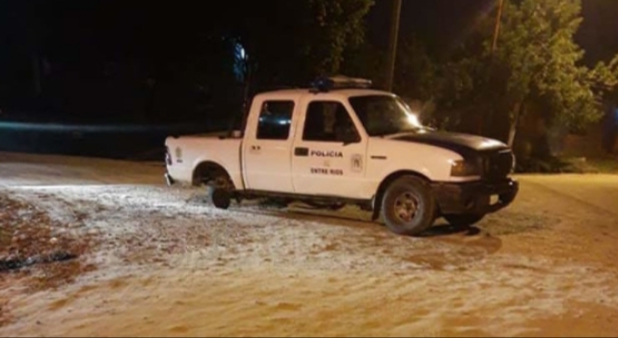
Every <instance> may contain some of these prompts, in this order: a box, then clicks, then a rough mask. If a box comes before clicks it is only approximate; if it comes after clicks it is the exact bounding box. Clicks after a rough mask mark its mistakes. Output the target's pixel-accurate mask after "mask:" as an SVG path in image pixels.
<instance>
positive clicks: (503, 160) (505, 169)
mask: <svg viewBox="0 0 618 338" xmlns="http://www.w3.org/2000/svg"><path fill="white" fill-rule="evenodd" d="M513 161H514V157H513V153H512V152H511V151H510V150H504V151H501V152H497V153H492V154H489V155H488V156H487V157H485V161H484V170H483V172H484V173H485V175H484V176H485V178H487V179H492V180H495V179H502V178H506V177H508V176H509V174H510V173H511V171H512V169H513Z"/></svg>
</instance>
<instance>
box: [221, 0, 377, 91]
mask: <svg viewBox="0 0 618 338" xmlns="http://www.w3.org/2000/svg"><path fill="white" fill-rule="evenodd" d="M372 5H373V0H339V1H329V0H302V1H289V0H275V1H271V2H268V3H264V2H257V1H254V2H251V3H249V4H245V5H244V7H242V9H241V10H240V11H239V13H238V14H237V19H238V22H239V24H238V25H236V27H235V28H233V29H232V31H234V32H235V33H234V34H236V35H237V36H238V37H239V38H240V41H241V42H242V43H243V45H245V46H246V48H247V53H248V55H249V58H250V60H252V61H251V64H252V67H253V70H254V79H255V82H256V83H255V85H256V86H257V87H258V88H264V89H266V88H270V87H273V86H282V85H283V86H285V85H288V86H289V85H298V84H301V83H302V84H306V83H307V82H308V81H310V80H312V79H313V78H314V77H316V76H317V75H320V74H334V73H337V72H339V71H340V70H341V65H342V63H343V60H344V57H345V55H346V52H347V50H349V49H350V48H355V47H358V46H359V45H360V44H361V43H362V42H363V40H364V25H363V23H364V21H363V18H364V16H365V15H366V14H367V12H368V11H369V9H370V7H371V6H372ZM257 11H259V12H261V13H264V14H262V15H259V16H256V15H255V13H256V12H257ZM279 13H286V15H280V14H279Z"/></svg>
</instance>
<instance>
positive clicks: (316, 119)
mask: <svg viewBox="0 0 618 338" xmlns="http://www.w3.org/2000/svg"><path fill="white" fill-rule="evenodd" d="M307 100H308V101H306V102H303V104H302V105H301V106H302V107H303V109H304V107H306V110H305V111H304V112H301V114H300V115H301V121H299V123H298V126H299V128H298V131H297V132H296V136H295V141H294V150H293V154H292V155H293V156H292V170H293V181H294V188H295V190H296V192H297V193H299V194H309V195H322V196H337V197H346V198H362V195H361V190H362V189H361V188H360V187H361V184H360V183H361V181H363V180H364V177H365V170H366V165H365V163H366V150H367V137H366V136H365V135H362V134H361V132H360V130H361V129H360V128H357V122H355V121H354V119H353V117H352V115H351V114H350V109H349V107H348V106H347V105H346V103H345V102H343V101H339V100H321V99H317V98H309V99H307Z"/></svg>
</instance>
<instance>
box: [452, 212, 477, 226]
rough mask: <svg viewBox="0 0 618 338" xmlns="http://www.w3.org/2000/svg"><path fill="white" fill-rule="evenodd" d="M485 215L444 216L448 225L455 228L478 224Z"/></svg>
mask: <svg viewBox="0 0 618 338" xmlns="http://www.w3.org/2000/svg"><path fill="white" fill-rule="evenodd" d="M483 217H485V215H483V214H461V215H444V219H446V221H447V222H449V224H451V225H453V226H456V227H469V226H472V225H474V224H476V223H478V222H480V221H481V220H482V219H483Z"/></svg>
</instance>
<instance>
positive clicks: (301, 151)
mask: <svg viewBox="0 0 618 338" xmlns="http://www.w3.org/2000/svg"><path fill="white" fill-rule="evenodd" d="M294 156H309V148H303V147H296V148H294Z"/></svg>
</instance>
